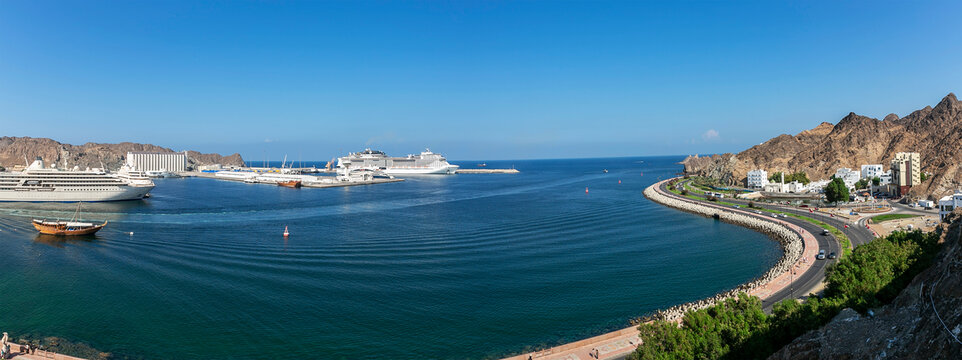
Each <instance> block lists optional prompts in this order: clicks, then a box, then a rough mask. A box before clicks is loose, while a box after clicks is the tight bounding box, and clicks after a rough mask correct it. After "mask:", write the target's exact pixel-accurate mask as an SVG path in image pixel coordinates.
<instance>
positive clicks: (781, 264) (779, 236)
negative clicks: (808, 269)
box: [644, 183, 804, 321]
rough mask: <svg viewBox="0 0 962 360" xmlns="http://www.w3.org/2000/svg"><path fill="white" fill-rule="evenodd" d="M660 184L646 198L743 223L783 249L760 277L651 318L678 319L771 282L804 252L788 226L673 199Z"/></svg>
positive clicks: (646, 190) (790, 266)
mask: <svg viewBox="0 0 962 360" xmlns="http://www.w3.org/2000/svg"><path fill="white" fill-rule="evenodd" d="M659 184H660V183H655V184H654V185H651V186H649V187H648V188H647V189H645V191H644V194H645V197H647V198H648V199H650V200H651V201H654V202H657V203H659V204H662V205H665V206H668V207H672V208H675V209H679V210H682V211H687V212H690V213H694V214H698V215H703V216H709V217H716V218H718V219H719V220H722V221H725V222H729V223H732V224H736V225H740V226H744V227H747V228H749V229H752V230H755V231H758V232H761V233H764V234H767V235H768V236H769V237H771V238H772V239H773V240H775V241H778V242H779V243H780V244H781V246H782V250H783V251H782V257H781V259H779V260H778V262H777V263H775V266H773V267H772V268H771V269H769V270H768V271H767V272H765V274H763V275H762V276H759V277H758V278H756V279H754V280H752V281H749V282H747V283H745V284H742V285H740V286H738V287H736V288H734V289H731V290H729V291H726V292H723V293H719V294H716V295H715V296H712V297H710V298H707V299H703V300H698V301H695V302H690V303H685V304H681V305H676V306H673V307H671V308H668V309H666V310H662V311H660V312H658V313H657V314H655V316H654V317H656V318H659V319H661V320H666V321H674V320H677V319H680V318H681V317H682V316H684V315H685V313H686V312H688V311H692V310H698V309H704V308H707V307H710V306H713V305H715V304H716V303H718V302H720V301H723V300H725V299H728V298H734V297H737V296H738V293H741V292H748V293H751V292H752V291H753V290H755V289H756V288H758V287H760V286H763V285H765V284H768V283H769V282H770V281H772V280H774V279H775V278H776V277H778V275H781V274H782V273H784V272H786V271H788V270H790V269H791V268H792V265H793V264H795V262H796V261H798V259H799V258H800V257H801V256H802V251H804V245H803V242H802V238H801V237H800V236H799V235H798V234H797V233H795V232H794V231H792V230H791V229H789V228H788V227H786V226H784V225H781V224H778V223H775V222H772V221H768V220H762V219H759V218H757V217H754V216H748V215H744V214H737V213H734V212H732V211H726V210H722V209H719V208H715V207H712V206H708V205H703V204H699V203H696V202H692V201H686V200H681V199H676V198H674V197H670V196H667V195H664V194H662V193H661V192H659V191H658V190H657V186H658V185H659Z"/></svg>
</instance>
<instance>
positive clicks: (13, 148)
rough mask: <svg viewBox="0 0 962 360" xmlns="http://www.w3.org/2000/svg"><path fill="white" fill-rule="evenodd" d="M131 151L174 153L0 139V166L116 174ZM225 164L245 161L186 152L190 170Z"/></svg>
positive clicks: (130, 146)
mask: <svg viewBox="0 0 962 360" xmlns="http://www.w3.org/2000/svg"><path fill="white" fill-rule="evenodd" d="M128 151H168V152H169V151H172V150H171V149H168V148H165V147H160V146H157V145H150V144H136V143H129V142H124V143H120V144H97V143H86V144H83V145H70V144H63V143H60V142H57V141H54V140H51V139H47V138H31V137H7V136H5V137H0V166H4V167H8V168H9V167H13V166H14V165H23V164H24V162H25V160H24V159H25V158H26V161H33V159H34V158H36V157H37V156H40V157H42V158H43V160H44V161H45V162H46V163H47V164H57V166H58V167H61V168H73V167H74V166H79V167H80V168H81V169H85V168H88V167H90V168H99V167H102V166H106V167H107V169H112V170H116V169H117V168H119V167H120V166H121V165H122V164H123V162H124V161H125V160H126V157H127V152H128ZM210 164H223V165H234V166H243V165H244V159H243V158H241V156H240V154H233V155H230V156H221V155H218V154H201V153H199V152H196V151H188V152H187V166H188V167H189V168H194V167H196V166H199V165H210Z"/></svg>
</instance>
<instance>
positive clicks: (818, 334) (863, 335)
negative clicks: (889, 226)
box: [769, 210, 962, 360]
mask: <svg viewBox="0 0 962 360" xmlns="http://www.w3.org/2000/svg"><path fill="white" fill-rule="evenodd" d="M948 220H949V221H950V222H949V223H943V224H942V225H940V231H941V232H942V237H941V239H940V242H943V243H944V245H943V249H942V251H941V252H940V253H939V255H938V256H937V257H936V259H935V261H934V263H933V265H932V267H930V268H929V269H927V270H925V271H923V272H922V273H921V274H919V275H918V276H916V277H915V279H914V280H912V283H911V284H909V286H908V287H907V288H906V289H905V290H903V291H902V293H901V294H899V296H898V297H897V298H895V301H893V302H892V303H891V304H889V305H887V306H884V307H882V308H880V309H876V310H875V314H874V316H871V317H870V316H863V315H860V314H858V313H857V312H855V311H854V310H852V309H845V310H843V311H842V312H841V313H839V314H838V315H837V316H836V317H835V318H834V319H832V321H831V322H829V323H828V324H826V325H825V326H823V327H822V328H820V329H818V330H813V331H810V332H808V333H806V334H805V335H802V336H801V337H799V338H797V339H795V341H793V342H792V343H791V344H789V345H787V346H785V347H784V348H782V349H781V350H779V351H778V352H776V353H775V354H774V355H772V356H771V357H769V359H772V360H789V359H791V360H794V359H960V358H962V343H960V342H959V341H962V339H959V338H960V336H962V210H956V211H955V212H954V213H953V214H951V215H950V216H949V218H948ZM949 224H951V225H949Z"/></svg>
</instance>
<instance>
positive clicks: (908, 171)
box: [891, 152, 922, 196]
mask: <svg viewBox="0 0 962 360" xmlns="http://www.w3.org/2000/svg"><path fill="white" fill-rule="evenodd" d="M891 168H892V182H893V183H894V184H895V185H896V186H898V190H899V196H904V195H905V194H906V193H908V191H909V189H911V188H912V187H913V186H915V185H918V184H920V183H921V182H922V181H921V180H919V179H920V176H919V175H920V174H921V171H922V161H921V157H920V156H919V153H916V152H913V153H907V152H900V153H896V154H895V158H894V159H892V166H891Z"/></svg>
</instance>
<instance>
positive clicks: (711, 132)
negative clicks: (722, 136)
mask: <svg viewBox="0 0 962 360" xmlns="http://www.w3.org/2000/svg"><path fill="white" fill-rule="evenodd" d="M701 139H702V140H705V141H712V140H718V131H717V130H715V129H708V131H706V132H705V133H704V134H701Z"/></svg>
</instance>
